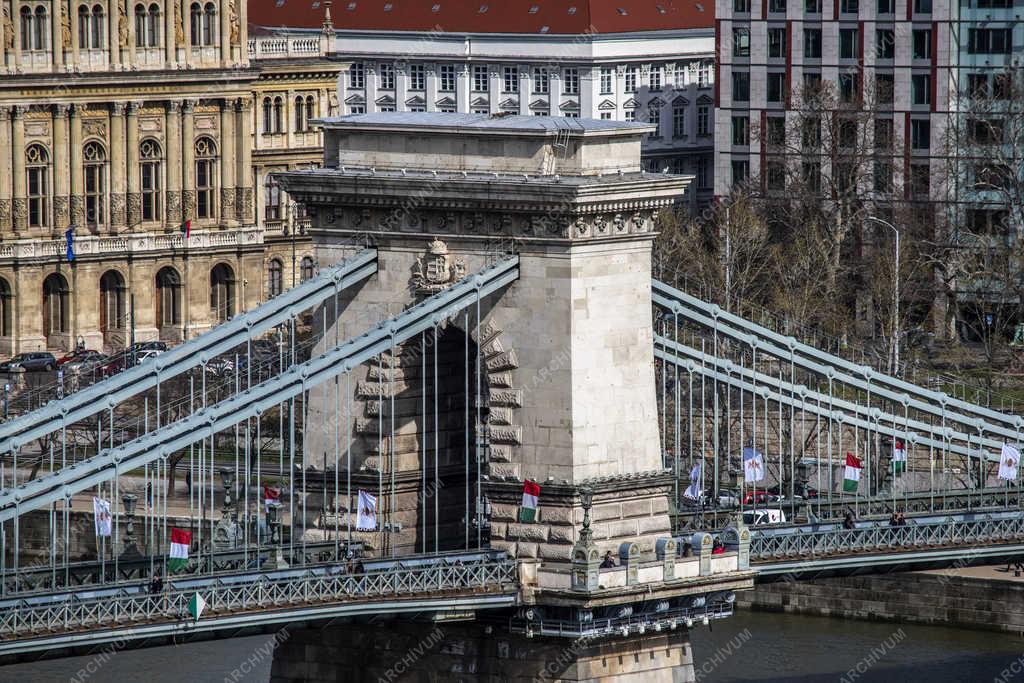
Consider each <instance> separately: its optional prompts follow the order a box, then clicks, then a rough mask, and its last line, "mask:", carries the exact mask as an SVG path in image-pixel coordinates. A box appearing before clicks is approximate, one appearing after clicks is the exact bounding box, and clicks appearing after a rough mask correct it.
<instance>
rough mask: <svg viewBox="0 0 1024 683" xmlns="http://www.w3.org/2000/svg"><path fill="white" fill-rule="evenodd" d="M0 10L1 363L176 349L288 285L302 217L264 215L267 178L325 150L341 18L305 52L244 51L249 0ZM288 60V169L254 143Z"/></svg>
mask: <svg viewBox="0 0 1024 683" xmlns="http://www.w3.org/2000/svg"><path fill="white" fill-rule="evenodd" d="M0 8H2V14H0V46H2V53H0V353H14V352H20V351H28V350H36V349H43V348H49V349H54V350H60V349H67V348H69V347H71V346H73V345H74V343H75V342H76V341H78V340H83V341H84V342H85V343H86V345H87V346H89V347H91V348H102V349H105V350H108V351H109V350H113V349H117V348H119V347H121V346H123V345H124V344H125V343H126V342H127V341H129V340H130V338H131V337H132V336H133V335H134V338H135V339H137V340H143V339H153V338H160V339H165V340H170V341H176V340H180V339H182V338H187V337H191V336H194V335H195V334H197V333H200V332H202V331H203V330H205V329H208V328H209V327H210V326H211V325H212V324H215V323H216V322H218V321H220V320H223V319H225V318H226V317H229V316H232V315H235V314H237V313H238V312H240V311H241V310H244V309H246V308H249V307H252V306H253V305H255V304H257V303H258V302H259V301H261V300H264V299H266V298H267V297H268V296H270V295H273V294H275V293H277V292H279V291H280V290H281V289H282V288H283V287H285V286H288V285H290V284H291V282H290V281H291V280H292V279H294V278H292V277H291V275H292V264H293V263H297V262H298V263H301V262H302V261H301V258H302V256H307V255H308V251H309V250H308V247H307V246H306V244H305V239H304V238H303V237H302V236H301V235H300V236H299V237H298V238H296V236H295V232H296V230H295V229H294V227H295V225H296V224H298V225H300V226H301V224H302V217H301V216H293V217H291V218H289V219H288V220H285V221H273V220H272V221H270V222H269V223H268V222H267V221H266V220H264V219H267V218H268V216H267V215H266V213H265V207H266V204H265V202H266V197H265V194H264V191H263V188H262V187H261V186H260V184H261V183H262V182H263V177H264V171H263V169H264V167H265V166H271V167H272V170H284V169H287V168H299V167H303V165H304V163H303V162H304V161H305V160H306V158H307V157H308V158H309V159H310V160H318V159H319V158H321V157H322V152H321V151H320V147H319V145H320V142H319V138H318V137H317V136H318V134H316V133H309V132H307V131H308V119H309V118H312V116H314V115H318V114H319V112H320V111H321V110H326V108H327V104H326V103H327V99H326V98H327V97H328V95H327V93H328V92H329V91H331V90H333V85H334V80H335V78H336V73H337V69H338V67H332V66H331V64H330V62H329V61H328V60H327V59H326V51H327V44H328V42H327V40H328V37H329V35H330V31H331V29H330V23H329V18H328V19H327V21H326V22H325V28H324V32H323V36H322V37H321V38H319V39H317V38H314V39H313V40H312V41H309V40H308V39H307V40H306V43H308V44H306V45H304V50H303V51H296V50H293V49H291V48H292V47H293V46H292V45H291V44H290V43H288V41H287V39H286V40H285V43H284V44H283V45H279V43H280V42H281V41H280V39H275V40H276V42H275V43H274V44H264V43H265V41H264V40H262V39H261V38H260V37H255V38H253V39H251V40H250V39H249V37H248V24H247V17H246V3H244V2H240V1H239V0H213V1H207V0H194V1H192V0H189V1H186V0H176V2H174V3H171V2H170V1H169V0H156V1H152V0H137V1H134V2H129V1H128V0H117V2H115V0H89V2H84V1H83V2H77V1H72V0H67V1H65V0H31V1H30V0H0ZM284 61H289V62H291V63H292V64H293V68H292V69H291V72H292V76H291V82H290V83H289V84H288V86H287V89H285V88H280V89H281V90H282V92H285V93H287V95H289V96H291V95H293V94H294V97H291V98H290V102H291V104H289V105H288V106H289V118H287V119H284V118H283V115H284V112H283V111H281V112H280V113H279V114H278V116H279V118H278V120H277V125H278V128H279V129H281V130H284V129H286V128H287V129H288V130H289V131H290V130H293V129H294V128H295V127H297V126H302V128H303V132H302V133H301V137H300V138H298V139H297V138H295V137H294V136H293V134H292V133H291V132H289V133H287V134H286V135H285V136H283V139H284V140H286V141H287V143H286V144H289V145H291V144H295V145H296V146H298V147H301V148H302V153H301V154H297V155H291V154H289V157H291V158H293V159H294V165H291V162H292V159H289V161H288V162H285V161H283V160H282V157H283V156H284V154H285V152H286V151H288V148H286V147H285V146H284V145H281V146H279V147H276V148H274V149H273V150H270V149H265V147H266V146H265V145H263V144H261V143H262V142H263V140H264V139H265V138H263V137H261V136H260V135H259V134H258V133H257V130H258V129H257V120H258V119H261V116H260V114H259V113H258V112H257V109H258V108H261V107H264V106H265V105H264V102H265V101H266V95H267V94H268V92H270V91H273V90H275V89H277V88H278V85H279V84H278V81H279V80H280V74H281V73H282V72H285V71H287V69H285V68H283V67H282V66H281V63H282V62H284ZM332 69H333V70H332ZM300 93H301V96H302V104H303V109H304V111H303V113H302V114H301V115H299V114H298V113H296V112H294V111H291V108H292V107H295V106H296V104H297V102H298V101H299V94H300ZM307 101H308V102H309V104H310V105H311V107H312V109H307V108H306V103H307ZM282 104H283V103H282ZM271 111H272V112H273V111H274V100H273V98H272V99H271ZM324 113H327V112H326V111H324ZM254 140H255V142H256V145H255V147H256V149H255V150H254ZM306 165H308V164H306ZM293 213H294V212H293ZM186 222H189V223H190V226H191V234H190V238H189V239H188V241H187V243H186V241H185V236H184V234H183V230H182V226H183V225H184V224H185V223H186ZM69 228H70V229H72V234H73V249H74V255H75V258H74V259H73V260H71V259H69V258H68V255H67V240H66V236H65V235H66V231H67V230H69ZM286 228H287V229H286ZM293 253H294V254H296V256H295V257H294V258H293V256H292V254H293ZM306 263H307V268H306V271H305V274H307V275H308V274H309V272H311V271H312V270H313V269H314V268H315V263H314V262H313V261H312V260H311V259H307V262H306Z"/></svg>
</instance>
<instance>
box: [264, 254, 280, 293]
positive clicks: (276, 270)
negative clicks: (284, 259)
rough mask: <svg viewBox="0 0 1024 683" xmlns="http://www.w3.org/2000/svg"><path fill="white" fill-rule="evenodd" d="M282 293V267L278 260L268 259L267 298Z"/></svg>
mask: <svg viewBox="0 0 1024 683" xmlns="http://www.w3.org/2000/svg"><path fill="white" fill-rule="evenodd" d="M282 291H284V266H283V264H282V263H281V261H280V259H276V258H275V259H270V263H269V264H268V265H267V298H273V297H275V296H277V295H278V294H280V293H281V292H282Z"/></svg>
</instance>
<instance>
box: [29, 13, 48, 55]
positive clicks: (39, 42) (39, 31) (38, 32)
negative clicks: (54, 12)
mask: <svg viewBox="0 0 1024 683" xmlns="http://www.w3.org/2000/svg"><path fill="white" fill-rule="evenodd" d="M35 24H36V25H35V30H34V31H33V32H32V49H33V50H45V49H46V48H47V43H48V42H49V41H47V38H48V36H49V31H48V29H49V26H50V22H49V20H48V19H47V16H46V8H45V7H42V6H40V7H36V22H35Z"/></svg>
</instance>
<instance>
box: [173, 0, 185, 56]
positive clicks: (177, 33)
mask: <svg viewBox="0 0 1024 683" xmlns="http://www.w3.org/2000/svg"><path fill="white" fill-rule="evenodd" d="M174 42H175V44H176V45H178V47H185V26H184V24H182V19H181V3H180V2H178V1H177V0H174Z"/></svg>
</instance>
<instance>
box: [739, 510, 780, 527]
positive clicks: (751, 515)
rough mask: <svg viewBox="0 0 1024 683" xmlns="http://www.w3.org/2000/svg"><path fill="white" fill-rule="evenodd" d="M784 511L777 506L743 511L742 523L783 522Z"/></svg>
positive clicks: (754, 524)
mask: <svg viewBox="0 0 1024 683" xmlns="http://www.w3.org/2000/svg"><path fill="white" fill-rule="evenodd" d="M785 522H786V513H785V512H783V511H782V510H780V509H778V508H760V509H758V510H751V511H749V512H744V513H743V523H744V524H748V525H750V526H760V525H762V524H785Z"/></svg>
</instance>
